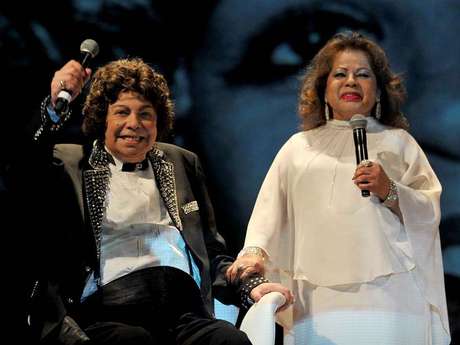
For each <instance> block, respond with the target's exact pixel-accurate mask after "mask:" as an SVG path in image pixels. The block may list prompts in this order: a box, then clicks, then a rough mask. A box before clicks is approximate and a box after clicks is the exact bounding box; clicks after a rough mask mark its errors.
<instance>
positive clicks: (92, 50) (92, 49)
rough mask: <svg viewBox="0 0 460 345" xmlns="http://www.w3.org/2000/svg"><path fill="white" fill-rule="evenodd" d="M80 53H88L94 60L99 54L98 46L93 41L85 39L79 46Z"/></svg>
mask: <svg viewBox="0 0 460 345" xmlns="http://www.w3.org/2000/svg"><path fill="white" fill-rule="evenodd" d="M80 52H81V53H88V54H90V55H91V57H92V58H94V57H95V56H96V55H97V54H98V53H99V45H98V44H97V42H96V41H95V40H92V39H87V40H84V41H83V42H82V43H81V44H80Z"/></svg>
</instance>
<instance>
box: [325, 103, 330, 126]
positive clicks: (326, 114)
mask: <svg viewBox="0 0 460 345" xmlns="http://www.w3.org/2000/svg"><path fill="white" fill-rule="evenodd" d="M324 117H325V118H326V122H327V121H329V119H330V116H329V106H328V105H327V98H326V97H325V98H324Z"/></svg>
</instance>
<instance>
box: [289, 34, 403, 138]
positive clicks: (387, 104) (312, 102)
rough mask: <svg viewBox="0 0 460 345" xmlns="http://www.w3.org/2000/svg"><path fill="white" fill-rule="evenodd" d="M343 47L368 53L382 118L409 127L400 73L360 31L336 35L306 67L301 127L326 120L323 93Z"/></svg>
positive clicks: (300, 103) (384, 122)
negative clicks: (402, 110) (403, 105)
mask: <svg viewBox="0 0 460 345" xmlns="http://www.w3.org/2000/svg"><path fill="white" fill-rule="evenodd" d="M344 50H360V51H363V52H364V53H365V54H366V55H367V56H368V58H369V63H370V65H371V68H372V70H373V72H374V74H375V76H376V79H377V87H378V89H379V90H380V105H381V117H380V122H381V123H383V124H386V125H389V126H392V127H397V128H404V129H406V130H407V129H408V128H409V123H408V121H407V119H406V117H405V116H404V115H403V114H402V112H401V106H402V104H403V103H404V101H405V99H406V89H405V87H404V85H403V80H402V78H401V76H399V75H396V74H395V73H393V72H392V71H391V70H390V65H389V62H388V59H387V56H386V54H385V52H384V51H383V49H382V48H380V47H379V46H378V45H377V44H376V43H375V42H373V41H372V40H370V39H369V38H366V37H364V36H363V35H361V34H359V33H357V32H345V33H338V34H336V35H334V36H333V37H332V38H331V39H330V40H329V41H328V42H327V43H326V44H325V45H324V47H323V48H321V50H320V51H319V52H318V53H317V54H316V55H315V57H314V58H313V60H312V61H311V63H310V65H309V66H308V67H307V71H306V73H305V75H304V77H303V82H302V87H301V90H300V97H299V107H298V111H299V115H300V117H301V119H302V129H303V130H309V129H312V128H315V127H318V126H321V125H323V124H325V123H326V118H325V115H324V113H325V106H326V105H325V102H324V96H325V92H326V85H327V78H328V75H329V73H330V71H331V70H332V66H333V63H334V58H335V56H336V55H337V53H339V52H342V51H344ZM372 113H374V110H373V111H372Z"/></svg>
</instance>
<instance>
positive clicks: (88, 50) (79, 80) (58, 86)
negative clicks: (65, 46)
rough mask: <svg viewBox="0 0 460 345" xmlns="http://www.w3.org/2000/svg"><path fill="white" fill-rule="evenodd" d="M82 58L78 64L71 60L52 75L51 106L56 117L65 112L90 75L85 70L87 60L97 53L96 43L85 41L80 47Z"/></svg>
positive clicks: (86, 69) (89, 72)
mask: <svg viewBox="0 0 460 345" xmlns="http://www.w3.org/2000/svg"><path fill="white" fill-rule="evenodd" d="M80 52H81V53H82V57H81V60H80V62H77V61H75V60H71V61H69V62H67V63H66V64H65V65H64V66H63V67H62V68H61V69H60V70H58V71H56V73H54V77H53V80H52V81H51V104H52V106H53V107H54V110H55V111H56V113H57V114H58V115H62V114H64V113H66V112H67V109H68V106H69V103H70V102H71V101H73V100H74V99H75V98H76V97H77V96H78V95H79V94H80V92H81V89H82V88H83V86H84V85H85V82H86V81H87V80H88V79H89V77H90V75H91V69H89V68H87V65H88V63H89V60H90V59H91V58H94V57H95V56H96V55H97V54H98V53H99V46H98V44H97V43H96V41H94V40H91V39H87V40H85V41H83V43H82V44H81V46H80Z"/></svg>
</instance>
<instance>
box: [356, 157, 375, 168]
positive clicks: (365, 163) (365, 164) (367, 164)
mask: <svg viewBox="0 0 460 345" xmlns="http://www.w3.org/2000/svg"><path fill="white" fill-rule="evenodd" d="M359 165H360V166H362V167H366V168H369V167H371V166H372V162H371V161H370V160H369V159H363V160H362V161H361V163H359Z"/></svg>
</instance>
